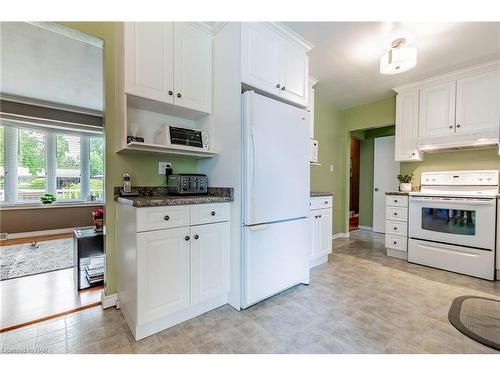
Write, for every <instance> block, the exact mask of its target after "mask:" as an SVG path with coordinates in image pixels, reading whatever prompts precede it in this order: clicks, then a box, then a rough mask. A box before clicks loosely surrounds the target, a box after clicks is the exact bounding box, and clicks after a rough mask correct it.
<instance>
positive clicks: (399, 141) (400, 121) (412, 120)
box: [395, 90, 422, 161]
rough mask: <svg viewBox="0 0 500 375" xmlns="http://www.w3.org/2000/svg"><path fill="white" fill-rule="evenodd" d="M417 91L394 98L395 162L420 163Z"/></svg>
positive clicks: (400, 94)
mask: <svg viewBox="0 0 500 375" xmlns="http://www.w3.org/2000/svg"><path fill="white" fill-rule="evenodd" d="M418 99H419V92H418V90H414V91H410V92H405V93H399V94H398V96H397V97H396V137H395V138H396V143H395V145H396V150H395V159H396V161H421V160H422V153H421V152H419V151H418V149H417V137H418Z"/></svg>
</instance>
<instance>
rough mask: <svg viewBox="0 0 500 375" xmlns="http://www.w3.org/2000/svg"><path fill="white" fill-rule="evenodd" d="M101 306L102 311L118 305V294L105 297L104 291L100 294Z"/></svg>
mask: <svg viewBox="0 0 500 375" xmlns="http://www.w3.org/2000/svg"><path fill="white" fill-rule="evenodd" d="M101 305H102V308H103V309H108V308H110V307H113V306H117V305H118V293H115V294H110V295H109V296H107V295H106V294H104V290H103V291H102V292H101Z"/></svg>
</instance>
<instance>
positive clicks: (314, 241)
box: [308, 211, 319, 259]
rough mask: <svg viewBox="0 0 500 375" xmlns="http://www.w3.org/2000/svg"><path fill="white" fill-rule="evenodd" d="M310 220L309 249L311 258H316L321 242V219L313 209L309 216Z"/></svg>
mask: <svg viewBox="0 0 500 375" xmlns="http://www.w3.org/2000/svg"><path fill="white" fill-rule="evenodd" d="M308 221H309V233H310V235H311V249H310V250H309V258H310V259H314V258H315V257H316V254H317V253H318V248H319V246H318V244H319V240H318V238H319V225H318V223H319V221H318V214H317V213H315V212H314V211H311V215H309V218H308Z"/></svg>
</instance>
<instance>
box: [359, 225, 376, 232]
mask: <svg viewBox="0 0 500 375" xmlns="http://www.w3.org/2000/svg"><path fill="white" fill-rule="evenodd" d="M358 228H359V229H361V230H369V231H370V232H373V227H367V226H365V225H358Z"/></svg>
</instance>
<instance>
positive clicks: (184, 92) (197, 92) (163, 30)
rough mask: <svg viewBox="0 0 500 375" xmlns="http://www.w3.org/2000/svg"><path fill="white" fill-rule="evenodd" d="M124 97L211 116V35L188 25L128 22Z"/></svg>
mask: <svg viewBox="0 0 500 375" xmlns="http://www.w3.org/2000/svg"><path fill="white" fill-rule="evenodd" d="M124 36H125V42H124V47H125V54H124V56H125V93H127V94H131V95H135V96H138V97H141V98H145V99H151V100H155V101H158V102H162V103H167V104H174V105H176V106H179V107H183V108H188V109H192V110H195V111H199V112H204V113H211V111H212V36H211V35H210V34H208V33H207V32H204V31H202V30H201V29H198V28H197V27H196V26H194V25H192V24H189V23H186V22H175V23H174V22H128V23H125V34H124Z"/></svg>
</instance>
